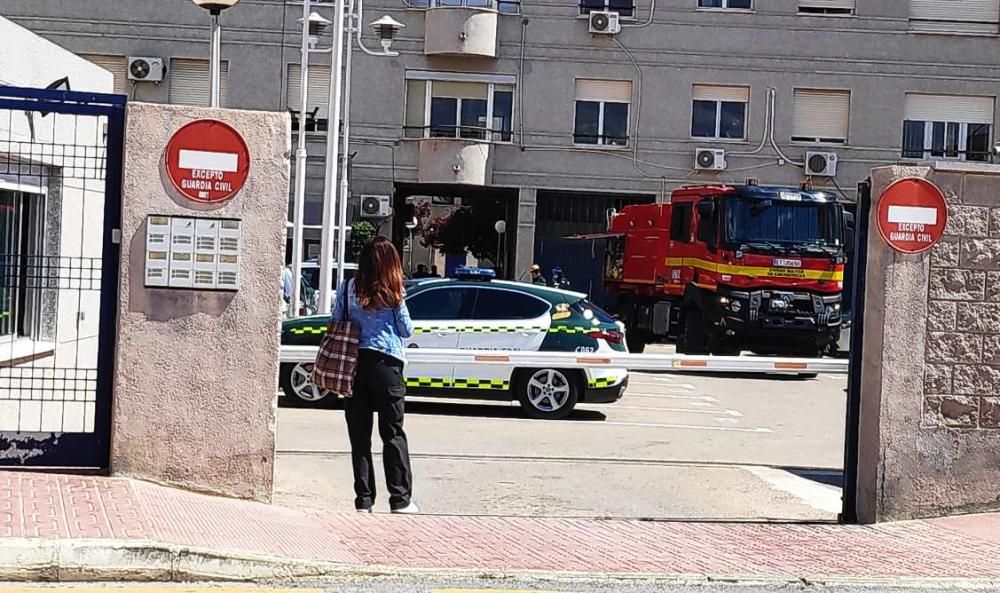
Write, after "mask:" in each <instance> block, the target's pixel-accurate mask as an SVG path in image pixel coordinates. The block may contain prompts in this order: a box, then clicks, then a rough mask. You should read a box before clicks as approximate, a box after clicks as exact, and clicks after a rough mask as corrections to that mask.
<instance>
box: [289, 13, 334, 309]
mask: <svg viewBox="0 0 1000 593" xmlns="http://www.w3.org/2000/svg"><path fill="white" fill-rule="evenodd" d="M311 8H312V1H311V0H305V1H304V2H303V3H302V18H301V19H299V23H300V24H301V25H302V50H301V58H300V62H301V66H300V67H299V74H300V78H299V84H301V85H302V86H301V88H300V89H299V91H300V93H301V94H300V95H299V101H300V103H299V139H298V148H296V150H295V196H294V201H293V204H292V277H293V278H294V281H293V282H292V298H291V305H292V306H291V307H290V309H289V311H290V312H291V313H290V315H291V316H292V317H295V316H298V315H299V310H300V307H301V302H302V238H303V237H302V235H303V231H302V227H303V222H304V220H303V219H304V218H305V203H306V161H307V159H308V156H309V154H308V151H307V150H306V136H307V133H306V119H307V117H308V116H307V113H308V110H309V54H310V52H313V51H315V48H316V45H317V44H318V43H319V36H320V35H321V34H322V33H323V31H324V30H325V29H326V28H327V27H328V26H329V25H330V21H328V20H327V19H325V18H323V17H322V16H320V15H318V14H316V13H314V12H312V11H311V10H310V9H311ZM320 294H321V295H323V294H324V293H322V292H321V293H320ZM326 300H327V299H326V298H322V299H321V302H326Z"/></svg>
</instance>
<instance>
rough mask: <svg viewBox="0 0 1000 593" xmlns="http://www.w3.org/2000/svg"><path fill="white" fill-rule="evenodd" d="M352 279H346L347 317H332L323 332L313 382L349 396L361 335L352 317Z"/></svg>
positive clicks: (345, 312)
mask: <svg viewBox="0 0 1000 593" xmlns="http://www.w3.org/2000/svg"><path fill="white" fill-rule="evenodd" d="M350 286H351V283H350V282H345V283H344V286H343V287H342V289H343V290H344V316H343V318H342V319H341V320H339V321H333V320H332V319H331V320H330V324H329V327H327V329H326V333H325V334H324V335H323V340H322V341H321V342H320V345H319V353H317V354H316V364H315V365H313V372H312V382H313V385H315V386H317V387H319V388H320V389H325V390H327V391H329V392H331V393H334V394H336V395H340V396H343V397H350V396H351V391H352V390H353V387H354V371H355V369H356V368H357V366H358V336H359V335H360V331H361V330H360V328H359V327H358V325H357V324H356V323H354V322H352V321H351V320H350V316H349V315H348V310H349V309H350V306H351V293H350Z"/></svg>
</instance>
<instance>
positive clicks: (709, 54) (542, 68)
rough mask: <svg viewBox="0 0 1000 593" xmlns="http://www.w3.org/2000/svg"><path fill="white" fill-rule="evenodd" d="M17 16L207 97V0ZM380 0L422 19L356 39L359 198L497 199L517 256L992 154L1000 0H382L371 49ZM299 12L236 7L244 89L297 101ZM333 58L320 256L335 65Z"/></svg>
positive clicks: (235, 40)
mask: <svg viewBox="0 0 1000 593" xmlns="http://www.w3.org/2000/svg"><path fill="white" fill-rule="evenodd" d="M324 4H325V6H323V5H321V6H320V7H319V8H317V10H318V11H320V12H322V13H324V14H326V15H327V16H328V17H331V18H332V6H331V3H328V2H327V3H324ZM0 14H3V15H4V16H7V17H9V18H11V19H13V20H15V21H17V22H18V23H20V24H22V25H24V26H26V27H28V28H30V29H32V30H33V31H35V32H37V33H39V34H41V35H43V36H46V37H48V38H50V39H52V40H54V41H56V42H57V43H59V44H61V45H63V46H65V47H68V48H70V49H72V50H73V51H76V52H78V53H80V54H83V55H86V56H88V57H89V59H91V60H92V61H94V62H95V63H98V64H100V65H102V66H104V67H105V68H106V69H108V70H111V71H112V72H113V73H114V74H115V78H116V85H117V89H118V90H119V91H120V92H124V93H127V94H129V95H130V96H131V97H133V98H134V99H136V100H144V101H169V102H174V103H190V104H204V103H206V102H207V95H208V82H207V77H208V64H207V61H206V57H207V55H208V43H207V41H208V29H207V17H206V15H205V14H204V13H203V12H202V11H201V10H199V9H198V8H196V7H195V6H193V4H192V3H191V2H190V1H188V0H132V1H131V2H129V3H128V7H127V9H123V8H122V4H121V3H117V2H111V1H110V0H0ZM382 14H389V15H391V16H392V17H393V18H395V19H397V20H399V21H400V22H402V23H404V24H405V25H406V27H405V29H403V30H402V32H401V34H400V36H399V37H398V38H397V40H396V42H395V45H394V46H393V49H394V50H398V51H399V52H400V55H399V56H398V57H392V58H389V57H373V56H369V55H365V54H364V53H362V52H360V51H356V52H355V53H354V56H355V57H354V68H353V90H352V93H351V107H352V114H351V115H352V120H351V136H352V141H351V147H350V152H351V153H352V154H353V155H354V156H353V158H352V160H351V172H352V175H351V192H352V196H354V197H355V200H356V199H357V198H358V197H359V196H362V195H384V196H391V199H392V203H393V204H394V206H395V207H396V210H397V211H399V209H400V208H402V206H403V204H404V203H405V201H406V199H407V198H408V197H411V196H430V197H434V198H436V199H437V201H438V202H437V203H441V202H442V201H447V200H452V199H459V200H461V201H462V203H474V202H475V200H494V201H499V202H502V203H503V204H504V205H505V210H504V212H505V214H504V216H505V218H506V219H507V223H508V225H507V228H508V229H510V230H511V233H510V234H511V237H509V238H510V239H512V240H508V241H507V242H506V245H508V246H509V249H508V250H507V253H505V254H504V257H505V258H506V260H507V261H506V263H507V264H508V266H507V267H508V268H509V269H510V270H511V275H516V274H517V272H518V271H519V270H522V269H525V268H526V267H527V266H528V265H529V264H530V263H531V262H532V261H533V260H534V259H536V258H542V259H545V260H546V261H556V260H558V259H559V258H560V257H568V256H569V255H568V252H567V253H562V252H561V251H560V249H562V247H560V245H562V242H561V241H560V240H559V239H560V238H561V237H565V236H567V235H571V234H574V233H579V232H588V231H594V230H599V229H600V228H602V227H603V225H604V220H605V217H606V213H607V210H608V209H609V208H619V207H621V206H622V205H623V204H626V203H631V202H643V201H653V200H663V199H666V197H667V196H668V195H669V192H670V190H671V189H672V188H674V187H676V186H679V185H682V184H692V183H735V182H742V181H744V180H745V179H746V178H756V179H758V180H759V181H760V183H762V184H781V185H793V186H797V185H799V184H800V183H803V182H809V183H811V184H812V185H813V186H814V187H817V188H825V189H828V190H829V191H831V192H838V193H841V194H842V195H844V196H846V197H847V198H848V199H853V195H854V191H855V187H856V184H857V183H858V182H859V181H861V180H863V179H864V178H865V177H866V176H867V173H868V170H869V169H870V168H871V167H873V166H877V165H882V164H888V163H896V162H909V161H914V162H916V161H921V160H928V159H955V160H969V161H990V160H991V159H992V158H993V157H992V147H993V145H994V135H995V134H994V127H995V123H996V118H997V114H996V108H995V102H996V95H997V89H998V88H1000V87H998V84H997V83H998V81H1000V56H998V52H997V51H996V48H997V41H998V21H1000V0H520V1H519V0H368V2H367V3H365V5H364V14H363V18H362V20H363V23H362V25H363V28H364V31H363V40H364V42H365V43H366V44H367V45H368V46H370V47H377V46H378V42H377V41H376V40H375V39H374V37H373V36H372V35H371V32H370V31H369V30H368V27H367V23H368V22H370V21H373V20H375V19H376V18H378V17H379V16H381V15H382ZM300 16H301V6H297V5H294V4H292V3H290V2H283V1H281V0H242V1H241V2H240V3H239V5H237V6H236V7H235V8H233V9H232V10H229V11H227V12H225V13H224V14H223V25H224V27H225V29H224V41H223V57H224V59H225V61H226V64H225V69H224V72H223V79H224V81H225V84H224V89H223V94H224V99H223V101H224V103H225V104H226V105H228V106H229V107H234V108H246V109H269V110H277V109H289V108H290V109H297V108H298V92H299V84H298V72H299V70H298V68H299V66H298V63H299V53H298V47H299V43H300V38H299V33H298V24H297V23H296V20H297V19H298V18H299V17H300ZM328 41H329V39H328V38H327V39H321V42H320V43H321V44H323V43H327V42H328ZM129 56H133V57H156V58H160V59H162V60H163V62H164V64H165V65H166V75H165V76H164V79H163V81H162V82H159V83H149V82H136V83H133V82H130V81H129V80H128V64H129V61H128V58H129ZM314 60H315V62H316V63H319V64H320V65H319V66H318V67H314V68H311V72H312V74H313V77H312V79H311V82H310V85H309V86H310V97H309V109H310V112H311V113H312V114H313V115H312V117H311V118H309V121H308V122H307V124H306V125H307V129H308V130H316V131H310V132H309V138H310V140H311V143H310V160H309V164H308V175H309V178H308V183H307V194H308V196H307V207H306V222H307V225H309V228H308V229H307V230H306V236H305V237H304V240H305V241H306V243H307V245H308V247H307V248H306V249H305V251H304V252H305V253H306V254H307V255H309V254H312V253H316V252H317V251H318V225H319V223H320V217H321V212H322V194H323V188H322V177H323V147H322V141H323V139H324V136H325V131H324V130H325V129H326V117H327V113H326V102H327V96H328V95H327V92H328V90H327V85H328V83H329V77H330V68H329V66H328V65H327V64H328V63H329V58H328V56H314ZM355 210H357V209H355ZM355 214H357V212H355ZM402 225H403V221H402V220H401V219H400V218H399V217H397V218H396V219H395V221H394V222H393V223H392V224H391V225H389V224H388V223H387V224H386V226H385V227H384V229H385V230H388V229H389V227H390V226H392V227H393V229H392V230H393V236H395V237H404V236H405V235H406V231H405V229H404V228H403V226H402ZM514 230H516V233H515V232H514ZM553 258H554V259H553Z"/></svg>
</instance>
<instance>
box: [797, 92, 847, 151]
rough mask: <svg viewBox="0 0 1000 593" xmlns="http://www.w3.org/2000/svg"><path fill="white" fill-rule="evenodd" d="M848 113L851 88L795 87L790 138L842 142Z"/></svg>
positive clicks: (845, 134) (805, 140) (845, 137)
mask: <svg viewBox="0 0 1000 593" xmlns="http://www.w3.org/2000/svg"><path fill="white" fill-rule="evenodd" d="M850 116H851V92H850V91H839V90H838V91H835V90H825V89H824V90H821V89H795V95H794V111H793V116H792V140H794V141H797V142H822V143H831V144H845V143H846V142H847V131H848V127H849V122H850Z"/></svg>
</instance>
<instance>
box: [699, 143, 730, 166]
mask: <svg viewBox="0 0 1000 593" xmlns="http://www.w3.org/2000/svg"><path fill="white" fill-rule="evenodd" d="M694 168H695V169H697V170H699V171H724V170H725V169H726V151H725V150H724V149H722V148H697V149H695V151H694Z"/></svg>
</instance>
